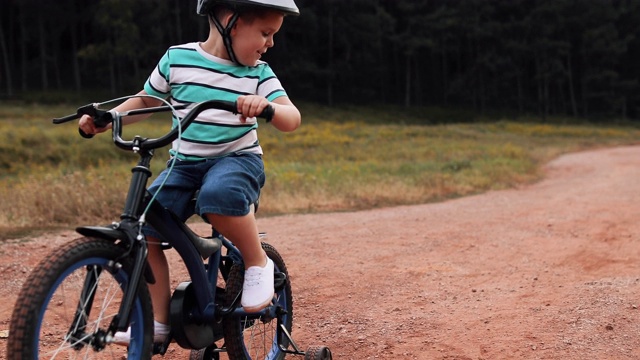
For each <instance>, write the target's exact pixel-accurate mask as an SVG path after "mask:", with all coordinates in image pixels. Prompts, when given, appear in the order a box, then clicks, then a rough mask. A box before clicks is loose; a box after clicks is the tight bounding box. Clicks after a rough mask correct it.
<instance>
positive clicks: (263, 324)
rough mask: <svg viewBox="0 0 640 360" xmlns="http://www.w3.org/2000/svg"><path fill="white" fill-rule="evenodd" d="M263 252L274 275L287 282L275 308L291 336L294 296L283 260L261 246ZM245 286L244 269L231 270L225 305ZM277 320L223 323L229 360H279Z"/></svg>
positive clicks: (285, 342)
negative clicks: (284, 278) (282, 311)
mask: <svg viewBox="0 0 640 360" xmlns="http://www.w3.org/2000/svg"><path fill="white" fill-rule="evenodd" d="M262 249H263V250H264V251H265V252H266V253H267V256H268V257H269V258H270V259H271V260H273V263H274V265H275V271H277V272H282V273H284V274H285V275H286V282H285V284H284V286H282V287H281V288H280V289H279V290H278V291H277V292H276V296H277V299H278V300H277V302H278V305H280V306H281V307H282V309H283V310H284V313H283V314H282V315H280V316H281V321H282V324H283V325H284V326H285V328H286V329H287V331H288V332H289V334H291V324H292V322H293V296H292V294H291V281H290V280H289V274H288V272H287V267H286V265H285V263H284V260H283V259H282V257H281V256H280V254H279V253H278V251H277V250H276V249H275V248H274V247H273V246H271V245H269V244H267V243H262ZM243 282H244V268H243V265H242V264H235V265H233V267H232V268H231V272H230V273H229V278H228V279H227V288H226V289H227V290H226V293H225V299H224V302H225V305H229V304H231V303H232V302H233V300H234V299H235V298H236V296H237V294H239V293H240V291H242V285H243ZM277 326H278V319H264V318H250V317H246V318H238V317H226V318H225V319H223V320H222V328H223V330H224V340H225V346H226V350H227V354H228V356H229V359H231V360H250V359H266V360H281V359H284V357H285V355H286V354H285V353H284V352H283V351H282V350H281V349H280V346H279V344H278V338H277V336H276V333H277ZM280 344H281V345H283V346H284V347H285V348H286V347H287V346H288V345H289V340H288V339H287V338H285V339H280Z"/></svg>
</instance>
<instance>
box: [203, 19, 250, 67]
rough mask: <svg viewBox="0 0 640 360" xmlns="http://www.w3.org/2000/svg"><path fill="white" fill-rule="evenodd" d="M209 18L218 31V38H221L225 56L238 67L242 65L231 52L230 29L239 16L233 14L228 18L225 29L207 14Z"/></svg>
mask: <svg viewBox="0 0 640 360" xmlns="http://www.w3.org/2000/svg"><path fill="white" fill-rule="evenodd" d="M209 17H211V20H212V21H213V24H214V25H215V26H216V29H218V32H219V33H220V36H222V41H223V43H224V47H225V49H227V54H229V59H231V61H233V62H234V63H236V64H238V65H242V64H241V63H240V62H238V59H237V58H236V54H235V53H234V52H233V46H231V29H232V28H233V26H234V25H235V24H236V21H238V17H239V14H238V13H237V12H234V13H233V15H231V18H229V23H227V26H226V27H225V26H222V23H221V22H220V20H218V18H217V17H216V16H215V15H214V14H209Z"/></svg>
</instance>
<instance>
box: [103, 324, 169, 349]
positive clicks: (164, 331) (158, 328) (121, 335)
mask: <svg viewBox="0 0 640 360" xmlns="http://www.w3.org/2000/svg"><path fill="white" fill-rule="evenodd" d="M169 330H171V328H170V327H169V325H166V324H163V323H159V322H157V321H155V320H153V342H154V343H163V342H164V341H165V340H167V336H169ZM113 342H114V343H115V344H118V345H124V346H127V345H129V342H131V328H128V329H127V331H118V332H117V333H115V334H113Z"/></svg>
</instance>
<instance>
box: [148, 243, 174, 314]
mask: <svg viewBox="0 0 640 360" xmlns="http://www.w3.org/2000/svg"><path fill="white" fill-rule="evenodd" d="M148 244H149V256H148V257H147V260H148V261H149V266H150V267H151V270H152V271H153V276H154V277H155V279H156V282H155V284H148V286H149V293H150V295H151V303H152V305H153V315H154V318H155V320H156V321H158V322H159V323H162V324H169V302H170V300H171V289H170V285H169V264H168V263H167V257H166V256H165V254H164V250H162V246H161V245H160V242H159V241H158V240H157V239H155V238H151V237H150V238H148Z"/></svg>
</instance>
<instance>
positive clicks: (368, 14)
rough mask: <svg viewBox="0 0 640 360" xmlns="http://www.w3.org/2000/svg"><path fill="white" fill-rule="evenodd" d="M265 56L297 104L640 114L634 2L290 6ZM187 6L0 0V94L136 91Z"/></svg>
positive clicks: (637, 4) (638, 24)
mask: <svg viewBox="0 0 640 360" xmlns="http://www.w3.org/2000/svg"><path fill="white" fill-rule="evenodd" d="M296 3H297V5H298V7H299V8H300V11H301V15H300V16H299V17H287V18H286V19H285V22H284V25H283V27H282V29H281V31H280V32H279V33H278V34H277V35H276V40H275V42H276V45H275V47H274V48H273V49H271V50H269V52H268V53H267V54H266V55H265V57H264V58H263V59H264V60H266V61H267V62H268V63H269V64H270V65H271V66H272V67H273V68H274V70H275V71H276V73H277V74H278V76H279V77H280V79H281V81H282V82H283V84H284V86H285V88H286V89H287V91H288V93H289V96H290V97H291V98H292V99H294V101H295V100H303V101H310V102H315V103H319V104H325V105H329V106H332V105H334V104H357V105H374V104H375V105H385V104H388V105H394V106H406V107H430V106H433V107H444V108H464V109H470V110H472V111H475V112H477V113H481V114H482V113H487V112H493V111H500V112H503V113H504V112H506V113H509V114H514V115H529V114H530V115H534V116H540V117H542V118H546V117H548V116H556V115H560V116H570V117H579V118H589V119H611V118H615V119H631V120H635V119H640V92H639V91H638V90H639V89H640V88H639V86H640V84H639V80H640V37H639V35H640V0H626V1H625V0H618V1H614V0H538V1H534V0H297V1H296ZM195 9H196V1H195V0H164V1H160V0H56V1H50V0H2V10H1V14H0V99H10V100H11V99H22V100H28V99H29V97H33V96H35V95H34V94H40V95H39V96H40V97H43V98H44V99H46V98H47V97H48V96H46V95H42V94H49V97H50V98H52V99H57V100H59V99H60V96H56V94H65V93H66V94H68V93H87V92H91V91H102V92H103V93H106V94H109V95H114V96H116V95H127V94H131V93H133V92H137V91H138V90H139V89H141V87H142V84H143V82H144V81H145V79H146V77H147V76H148V75H149V73H150V72H151V71H152V69H153V68H154V67H155V65H156V63H157V61H158V60H159V58H160V56H161V55H162V54H163V53H164V51H165V50H166V48H167V47H169V46H171V45H175V44H180V43H184V42H191V41H203V40H205V39H206V36H207V33H208V25H207V21H206V18H205V17H202V16H198V15H197V14H196V11H195Z"/></svg>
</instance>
